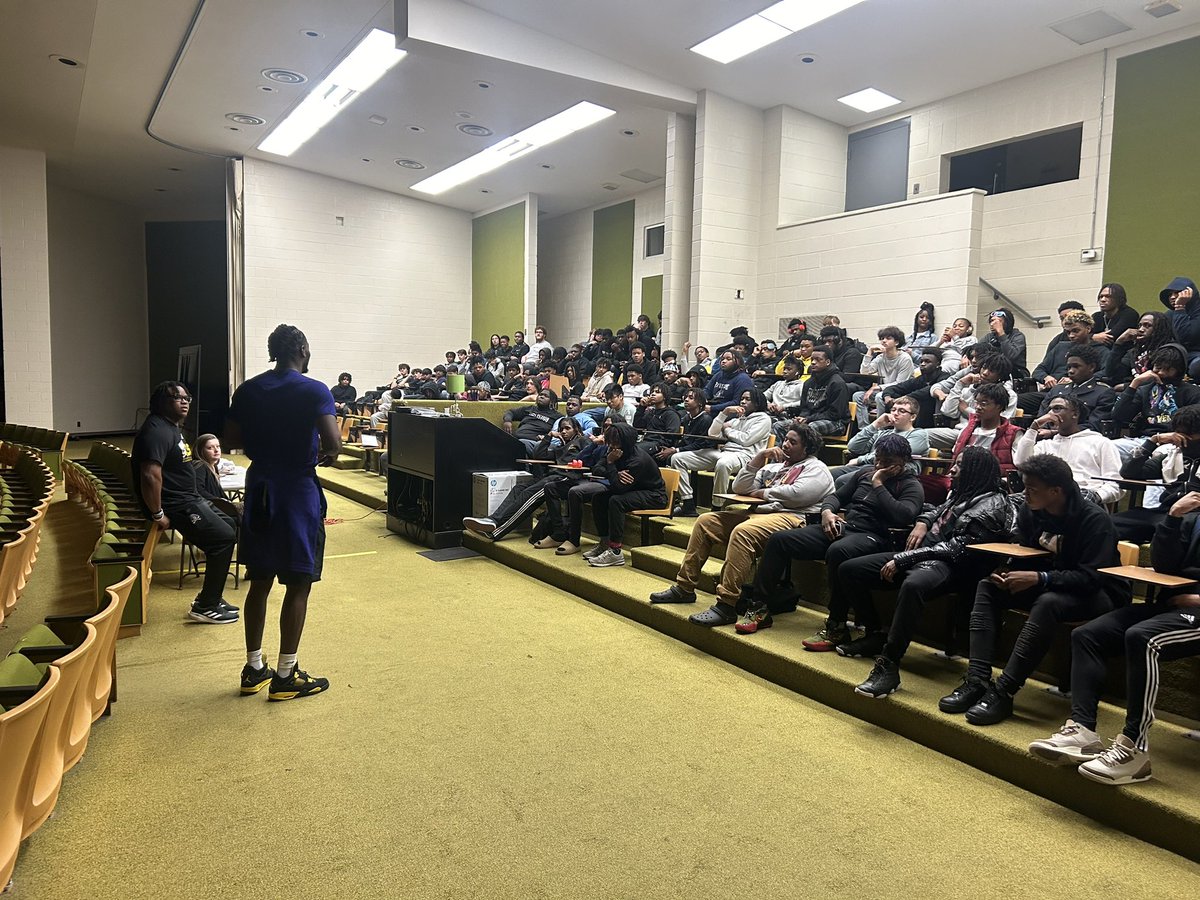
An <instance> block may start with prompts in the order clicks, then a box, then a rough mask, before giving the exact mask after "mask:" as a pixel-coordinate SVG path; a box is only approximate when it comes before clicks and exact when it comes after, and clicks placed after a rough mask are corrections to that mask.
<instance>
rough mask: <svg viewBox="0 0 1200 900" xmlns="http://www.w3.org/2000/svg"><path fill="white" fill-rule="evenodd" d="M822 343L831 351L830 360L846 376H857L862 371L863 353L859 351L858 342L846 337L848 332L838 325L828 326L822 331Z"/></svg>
mask: <svg viewBox="0 0 1200 900" xmlns="http://www.w3.org/2000/svg"><path fill="white" fill-rule="evenodd" d="M821 343H822V344H824V345H825V346H826V347H827V348H828V349H829V358H830V359H832V360H833V364H834V365H835V366H837V367H838V371H840V372H842V373H843V374H845V375H857V374H858V373H859V372H861V371H862V363H863V351H861V350H859V349H858V342H857V341H852V340H850V339H849V338H847V337H846V332H844V331H843V330H842V329H841V328H839V327H838V326H836V325H826V326H825V327H824V328H822V329H821Z"/></svg>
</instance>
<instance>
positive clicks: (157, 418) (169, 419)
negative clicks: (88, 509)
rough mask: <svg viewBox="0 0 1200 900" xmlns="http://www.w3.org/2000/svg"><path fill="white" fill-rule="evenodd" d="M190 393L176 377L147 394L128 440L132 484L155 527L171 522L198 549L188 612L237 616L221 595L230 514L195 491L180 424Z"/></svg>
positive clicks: (228, 558)
mask: <svg viewBox="0 0 1200 900" xmlns="http://www.w3.org/2000/svg"><path fill="white" fill-rule="evenodd" d="M191 402H192V398H191V396H190V395H189V394H188V389H187V388H186V387H185V386H184V385H182V384H180V383H179V382H178V381H164V382H163V383H162V384H160V385H158V386H157V387H156V388H155V389H154V392H153V393H152V394H151V395H150V415H149V416H148V417H147V418H146V421H145V422H143V423H142V427H141V429H140V430H139V431H138V433H137V437H135V438H134V440H133V463H132V465H133V488H134V492H135V493H136V494H137V498H138V501H139V502H140V503H141V505H142V509H143V510H144V511H145V513H146V515H147V516H149V517H150V518H151V519H152V520H153V522H154V524H155V526H156V527H157V528H158V529H159V530H160V531H166V530H167V529H169V528H174V529H175V530H176V531H178V532H179V533H180V534H182V535H183V536H184V538H186V539H187V540H188V541H190V542H191V543H192V544H194V545H195V546H196V548H197V549H199V550H201V551H203V553H204V556H205V565H204V584H203V586H202V587H201V588H200V593H199V594H198V595H197V596H196V599H195V601H193V603H192V609H191V612H189V613H188V618H190V619H193V620H195V621H197V622H205V623H209V624H225V623H228V622H236V621H237V620H238V608H237V607H236V606H231V605H230V604H228V603H226V602H225V601H224V600H223V599H222V598H221V593H222V591H223V590H224V588H225V579H226V578H227V577H228V576H229V566H230V563H231V562H232V561H233V548H234V544H235V542H236V530H235V527H234V522H233V519H231V518H229V516H227V515H225V513H223V512H221V511H220V510H219V509H217V508H216V507H215V506H214V505H213V504H212V503H211V502H209V501H208V500H205V499H204V498H203V497H202V496H200V490H199V486H198V484H197V481H196V470H195V469H194V468H193V467H192V464H191V463H192V451H191V449H190V448H189V447H188V445H187V443H186V442H185V441H184V439H183V433H182V432H181V431H180V430H179V426H180V425H181V424H183V421H184V420H185V419H186V418H187V414H188V409H189V407H190V406H191Z"/></svg>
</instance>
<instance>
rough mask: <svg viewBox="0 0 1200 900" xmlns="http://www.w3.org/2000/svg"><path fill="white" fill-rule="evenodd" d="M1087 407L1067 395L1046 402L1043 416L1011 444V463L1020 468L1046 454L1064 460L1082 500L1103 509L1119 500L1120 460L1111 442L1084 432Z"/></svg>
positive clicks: (1091, 432) (1087, 430)
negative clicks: (1048, 402)
mask: <svg viewBox="0 0 1200 900" xmlns="http://www.w3.org/2000/svg"><path fill="white" fill-rule="evenodd" d="M1087 418H1088V407H1087V404H1086V403H1084V402H1083V401H1082V400H1080V399H1079V398H1078V397H1074V396H1072V395H1070V394H1067V395H1060V396H1058V397H1055V398H1054V399H1053V400H1051V401H1050V406H1049V408H1048V409H1047V410H1046V413H1045V415H1042V416H1039V417H1038V418H1036V419H1034V420H1033V422H1032V423H1031V424H1030V426H1029V428H1027V429H1026V430H1025V431H1024V432H1022V434H1021V436H1020V437H1018V438H1017V440H1016V441H1015V442H1014V443H1013V447H1012V455H1013V462H1015V463H1016V464H1017V465H1018V466H1020V465H1021V464H1022V463H1023V462H1025V461H1026V460H1029V459H1032V458H1033V457H1035V456H1039V455H1043V454H1049V455H1051V456H1057V457H1058V458H1059V459H1062V460H1065V461H1066V463H1067V465H1069V466H1070V467H1071V471H1072V472H1074V473H1075V482H1076V483H1077V484H1078V485H1079V490H1080V491H1081V492H1082V493H1083V496H1084V499H1086V500H1090V501H1091V502H1093V503H1099V504H1100V505H1101V506H1103V505H1104V504H1105V503H1116V502H1117V501H1118V500H1120V499H1121V486H1120V485H1119V484H1117V483H1116V481H1111V480H1105V479H1116V478H1120V477H1121V457H1120V456H1119V455H1118V454H1117V448H1116V447H1114V446H1113V443H1112V441H1110V440H1109V439H1108V438H1106V437H1104V436H1103V435H1101V434H1099V433H1097V432H1095V431H1092V430H1091V429H1090V428H1085V427H1084V426H1083V424H1082V422H1081V421H1080V420H1081V419H1083V420H1086V419H1087Z"/></svg>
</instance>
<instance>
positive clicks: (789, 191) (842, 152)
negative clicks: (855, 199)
mask: <svg viewBox="0 0 1200 900" xmlns="http://www.w3.org/2000/svg"><path fill="white" fill-rule="evenodd" d="M778 110H779V113H778V115H779V143H778V145H777V146H778V152H777V154H773V157H774V156H777V158H778V162H777V165H778V172H779V187H778V192H777V200H778V210H777V217H776V219H775V222H776V223H777V224H778V225H791V224H794V223H796V222H802V221H804V220H805V219H812V218H816V217H818V216H828V215H832V214H834V213H839V212H841V211H842V210H844V209H845V208H846V135H847V134H848V132H847V130H846V129H845V128H844V127H842V126H841V125H838V124H837V123H835V122H829V121H826V120H825V119H821V118H818V117H817V116H813V115H809V114H808V113H805V112H801V111H800V110H798V109H792V108H791V107H790V106H781V107H778ZM765 152H766V151H765V150H764V153H765ZM772 162H773V163H774V162H775V159H774V158H773V159H772Z"/></svg>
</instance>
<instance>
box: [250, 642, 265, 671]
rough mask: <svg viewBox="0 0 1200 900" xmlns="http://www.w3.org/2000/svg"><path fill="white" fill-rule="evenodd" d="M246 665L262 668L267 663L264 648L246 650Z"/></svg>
mask: <svg viewBox="0 0 1200 900" xmlns="http://www.w3.org/2000/svg"><path fill="white" fill-rule="evenodd" d="M246 665H248V666H249V667H250V668H252V669H261V668H262V667H263V666H264V665H265V663H264V662H263V658H262V648H261V647H259V648H258V649H257V650H247V651H246Z"/></svg>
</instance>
